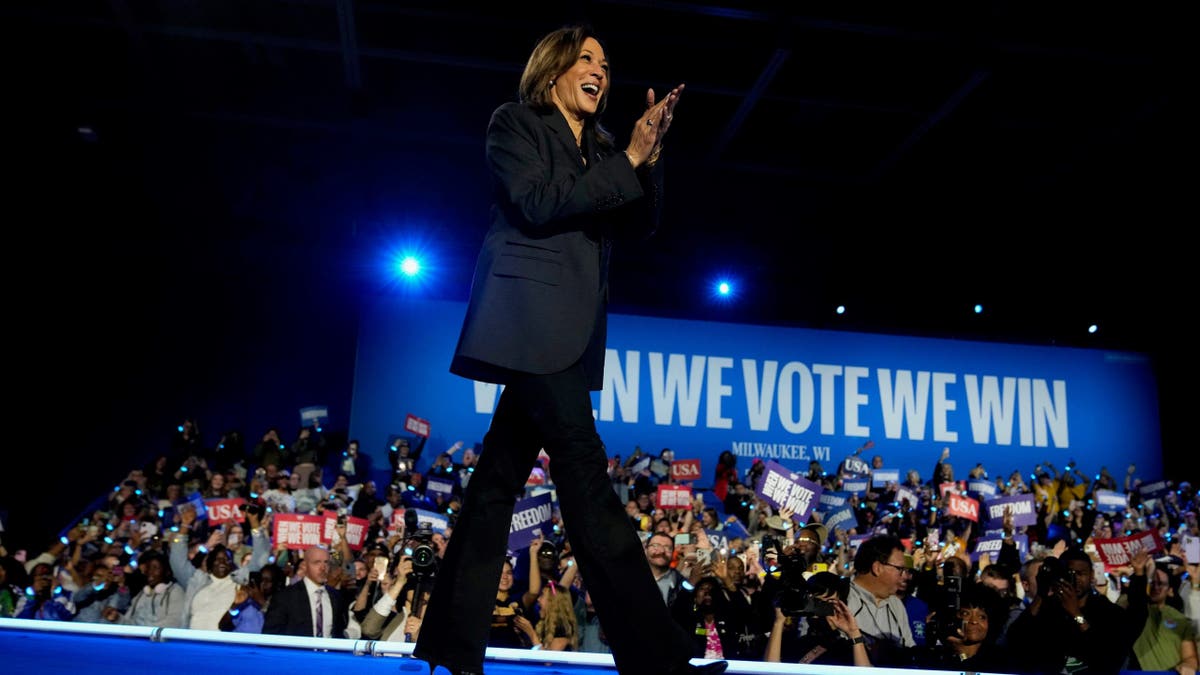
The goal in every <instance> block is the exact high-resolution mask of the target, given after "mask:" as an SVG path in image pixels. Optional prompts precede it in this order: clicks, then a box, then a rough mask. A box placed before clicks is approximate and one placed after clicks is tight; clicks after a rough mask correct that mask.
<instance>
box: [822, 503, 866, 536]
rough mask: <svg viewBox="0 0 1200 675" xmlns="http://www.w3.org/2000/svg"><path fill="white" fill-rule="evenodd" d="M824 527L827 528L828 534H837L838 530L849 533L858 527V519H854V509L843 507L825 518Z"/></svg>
mask: <svg viewBox="0 0 1200 675" xmlns="http://www.w3.org/2000/svg"><path fill="white" fill-rule="evenodd" d="M825 527H827V528H829V531H830V532H837V531H838V530H843V531H846V532H849V531H850V530H853V529H854V528H856V527H858V519H857V518H855V517H854V509H852V508H850V507H849V506H843V507H842V508H840V509H838V510H836V511H834V512H833V513H830V514H829V515H827V516H825Z"/></svg>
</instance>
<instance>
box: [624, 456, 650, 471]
mask: <svg viewBox="0 0 1200 675" xmlns="http://www.w3.org/2000/svg"><path fill="white" fill-rule="evenodd" d="M650 461H651V457H650V455H646V456H645V457H642V458H641V459H639V460H638V461H636V462H634V463H633V464H630V465H629V473H632V474H639V473H641V472H643V471H649V470H650Z"/></svg>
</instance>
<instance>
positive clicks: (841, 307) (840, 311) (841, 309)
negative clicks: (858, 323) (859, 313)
mask: <svg viewBox="0 0 1200 675" xmlns="http://www.w3.org/2000/svg"><path fill="white" fill-rule="evenodd" d="M836 311H837V313H838V314H845V313H846V306H845V305H838V306H837V310H836Z"/></svg>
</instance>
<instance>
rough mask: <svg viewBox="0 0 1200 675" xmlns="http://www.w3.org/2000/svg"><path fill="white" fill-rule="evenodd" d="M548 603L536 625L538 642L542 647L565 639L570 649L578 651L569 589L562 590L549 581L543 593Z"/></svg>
mask: <svg viewBox="0 0 1200 675" xmlns="http://www.w3.org/2000/svg"><path fill="white" fill-rule="evenodd" d="M543 592H544V593H546V595H547V598H548V599H549V602H547V603H546V608H545V611H543V612H542V618H541V620H540V621H538V624H537V628H536V631H537V635H538V640H539V641H540V642H541V643H542V644H543V645H548V644H550V641H551V640H553V639H554V638H556V637H565V638H567V640H568V641H569V642H570V644H571V649H573V650H577V649H579V627H578V625H577V624H576V619H575V603H574V601H573V600H572V599H571V591H570V589H567V588H563V587H561V586H559V585H558V584H556V583H555V582H553V581H551V582H550V583H548V584H547V585H546V589H545V590H544V591H543Z"/></svg>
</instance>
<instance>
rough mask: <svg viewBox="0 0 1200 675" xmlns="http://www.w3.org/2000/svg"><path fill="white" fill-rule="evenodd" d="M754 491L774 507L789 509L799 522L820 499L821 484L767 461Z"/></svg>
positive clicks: (806, 517)
mask: <svg viewBox="0 0 1200 675" xmlns="http://www.w3.org/2000/svg"><path fill="white" fill-rule="evenodd" d="M766 467H767V468H766V470H765V471H764V472H763V475H762V479H761V480H760V482H759V484H758V486H757V489H756V492H757V494H758V496H760V497H762V498H763V499H765V500H766V501H767V503H768V504H770V505H771V506H774V507H775V508H776V509H785V508H786V509H789V510H791V512H792V514H793V515H792V517H793V518H794V519H796V520H798V521H800V522H805V521H807V520H808V516H809V514H811V513H812V510H813V507H814V506H816V504H817V503H818V502H819V500H820V499H821V492H822V489H821V486H820V485H817V484H816V483H812V482H810V481H808V480H806V479H805V478H804V477H803V476H801V475H800V474H798V473H795V472H793V471H789V470H788V469H787V468H785V467H784V466H783V465H781V464H779V463H778V462H775V461H768V462H767V464H766Z"/></svg>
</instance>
